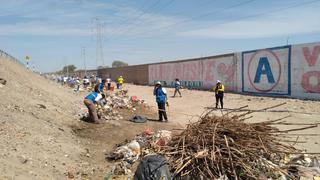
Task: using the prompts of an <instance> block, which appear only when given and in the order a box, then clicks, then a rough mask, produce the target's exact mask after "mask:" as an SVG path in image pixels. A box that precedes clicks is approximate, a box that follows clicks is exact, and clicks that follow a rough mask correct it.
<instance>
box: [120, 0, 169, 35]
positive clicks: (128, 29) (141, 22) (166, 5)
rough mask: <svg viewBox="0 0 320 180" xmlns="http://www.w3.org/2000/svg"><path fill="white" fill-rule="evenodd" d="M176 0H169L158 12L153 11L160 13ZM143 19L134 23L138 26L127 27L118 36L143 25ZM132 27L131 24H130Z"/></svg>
mask: <svg viewBox="0 0 320 180" xmlns="http://www.w3.org/2000/svg"><path fill="white" fill-rule="evenodd" d="M174 1H175V0H170V1H169V2H167V3H166V4H165V5H164V6H162V7H160V9H158V10H157V11H156V12H153V13H159V12H160V11H161V10H163V9H164V8H166V7H168V6H170V5H171V4H172V3H173V2H174ZM149 22H152V21H149ZM143 23H144V22H143V21H140V23H139V22H138V23H136V24H133V25H135V26H136V27H132V28H127V29H126V30H125V31H124V32H121V33H120V34H118V35H117V36H119V35H122V34H125V33H128V32H130V31H132V30H133V29H136V28H137V27H138V26H139V25H140V26H143ZM130 27H131V26H130Z"/></svg>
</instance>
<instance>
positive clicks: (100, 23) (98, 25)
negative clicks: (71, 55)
mask: <svg viewBox="0 0 320 180" xmlns="http://www.w3.org/2000/svg"><path fill="white" fill-rule="evenodd" d="M92 23H93V31H92V32H93V33H94V34H95V36H96V66H97V67H99V66H104V59H103V46H102V42H103V38H104V26H105V21H104V20H103V19H102V18H100V17H94V18H93V19H92Z"/></svg>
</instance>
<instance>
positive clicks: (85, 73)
mask: <svg viewBox="0 0 320 180" xmlns="http://www.w3.org/2000/svg"><path fill="white" fill-rule="evenodd" d="M81 57H82V60H83V69H84V75H85V76H86V75H87V63H86V47H82V48H81Z"/></svg>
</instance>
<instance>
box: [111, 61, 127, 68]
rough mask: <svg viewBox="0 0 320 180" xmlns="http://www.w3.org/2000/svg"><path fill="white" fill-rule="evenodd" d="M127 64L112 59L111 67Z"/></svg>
mask: <svg viewBox="0 0 320 180" xmlns="http://www.w3.org/2000/svg"><path fill="white" fill-rule="evenodd" d="M125 66H128V63H126V62H123V61H113V62H112V67H113V68H114V67H125Z"/></svg>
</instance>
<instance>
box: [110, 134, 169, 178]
mask: <svg viewBox="0 0 320 180" xmlns="http://www.w3.org/2000/svg"><path fill="white" fill-rule="evenodd" d="M171 136H172V135H171V131H167V130H160V131H157V132H153V131H152V130H151V129H150V128H146V129H145V130H144V131H143V132H142V133H140V134H138V135H136V136H135V137H134V138H133V139H132V140H126V141H124V142H123V143H121V144H118V145H116V147H115V149H114V150H113V151H112V152H110V153H107V154H106V159H107V160H109V161H114V162H116V163H115V165H114V166H113V168H112V170H111V172H112V174H113V175H124V174H125V175H130V174H131V173H132V172H131V168H132V165H133V164H134V163H135V162H137V161H138V160H139V159H140V158H141V157H144V156H146V155H150V154H154V153H157V152H159V151H160V150H161V149H162V147H163V146H165V145H166V144H167V143H168V142H170V140H171Z"/></svg>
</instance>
